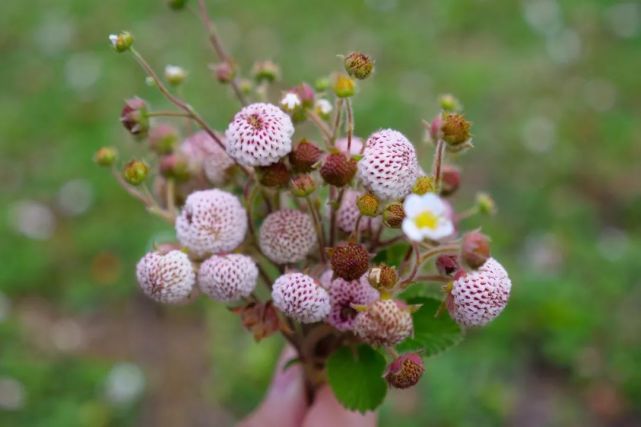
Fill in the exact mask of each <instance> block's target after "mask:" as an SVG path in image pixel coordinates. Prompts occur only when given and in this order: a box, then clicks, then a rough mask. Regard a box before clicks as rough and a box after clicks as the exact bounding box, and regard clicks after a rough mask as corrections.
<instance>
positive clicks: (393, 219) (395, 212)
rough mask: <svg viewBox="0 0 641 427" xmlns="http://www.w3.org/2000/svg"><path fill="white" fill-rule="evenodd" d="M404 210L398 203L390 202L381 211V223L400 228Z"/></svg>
mask: <svg viewBox="0 0 641 427" xmlns="http://www.w3.org/2000/svg"><path fill="white" fill-rule="evenodd" d="M404 219H405V211H404V210H403V205H402V204H400V203H390V204H389V205H387V206H386V207H385V210H384V211H383V223H384V224H385V225H386V226H388V227H390V228H401V225H402V224H403V220H404Z"/></svg>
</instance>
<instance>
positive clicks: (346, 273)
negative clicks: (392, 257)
mask: <svg viewBox="0 0 641 427" xmlns="http://www.w3.org/2000/svg"><path fill="white" fill-rule="evenodd" d="M329 252H330V254H329V256H330V259H329V261H330V263H331V265H332V270H334V273H335V274H336V275H337V276H338V277H340V278H341V279H345V280H348V281H351V280H356V279H358V278H360V277H361V276H362V275H363V274H365V273H366V272H367V269H368V267H369V254H368V253H367V249H365V246H363V245H360V244H358V243H353V242H341V243H339V244H338V245H336V247H334V248H332V249H330V250H329Z"/></svg>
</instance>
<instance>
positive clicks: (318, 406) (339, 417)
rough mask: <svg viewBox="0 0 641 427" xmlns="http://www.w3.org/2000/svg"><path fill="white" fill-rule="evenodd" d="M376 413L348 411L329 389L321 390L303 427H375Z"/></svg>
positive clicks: (325, 387)
mask: <svg viewBox="0 0 641 427" xmlns="http://www.w3.org/2000/svg"><path fill="white" fill-rule="evenodd" d="M376 418H377V417H376V413H375V412H366V413H365V414H361V413H360V412H353V411H348V410H347V409H345V408H343V407H342V406H341V404H340V403H338V401H337V400H336V397H334V393H332V391H331V390H330V389H329V387H327V386H324V387H323V388H321V389H320V390H319V391H318V392H317V394H316V398H315V399H314V403H313V404H312V407H311V408H310V409H309V411H308V412H307V416H306V417H305V421H304V422H303V424H302V425H303V427H327V426H332V427H375V426H376Z"/></svg>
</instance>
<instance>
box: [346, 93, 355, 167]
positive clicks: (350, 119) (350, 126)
mask: <svg viewBox="0 0 641 427" xmlns="http://www.w3.org/2000/svg"><path fill="white" fill-rule="evenodd" d="M346 104H347V153H348V154H349V153H351V152H352V137H353V135H354V111H353V110H352V100H351V99H350V98H347V101H346Z"/></svg>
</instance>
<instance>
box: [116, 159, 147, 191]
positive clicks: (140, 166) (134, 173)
mask: <svg viewBox="0 0 641 427" xmlns="http://www.w3.org/2000/svg"><path fill="white" fill-rule="evenodd" d="M122 175H123V177H124V178H125V181H127V182H128V183H129V184H131V185H140V184H142V183H143V182H144V181H145V179H147V175H149V166H148V165H147V163H145V162H143V161H141V160H132V161H130V162H129V163H127V164H126V165H125V168H124V169H123V171H122Z"/></svg>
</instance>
